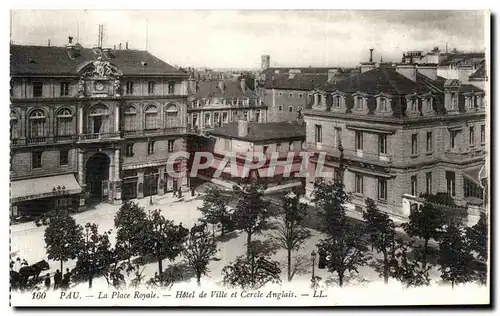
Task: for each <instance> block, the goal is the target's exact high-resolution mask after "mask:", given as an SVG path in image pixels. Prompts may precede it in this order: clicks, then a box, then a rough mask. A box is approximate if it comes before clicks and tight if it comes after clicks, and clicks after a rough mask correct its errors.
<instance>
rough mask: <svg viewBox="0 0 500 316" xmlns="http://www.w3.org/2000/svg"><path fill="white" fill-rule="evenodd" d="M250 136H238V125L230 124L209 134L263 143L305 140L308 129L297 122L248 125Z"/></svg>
mask: <svg viewBox="0 0 500 316" xmlns="http://www.w3.org/2000/svg"><path fill="white" fill-rule="evenodd" d="M248 129H249V130H248V135H247V136H246V137H239V136H238V123H229V124H226V125H224V126H222V127H218V128H215V129H213V130H211V131H210V132H208V134H210V135H214V136H223V137H228V138H237V139H244V140H247V141H253V142H257V141H258V142H262V141H266V140H275V139H292V138H305V137H306V127H305V125H301V124H299V123H297V122H272V123H252V122H249V123H248Z"/></svg>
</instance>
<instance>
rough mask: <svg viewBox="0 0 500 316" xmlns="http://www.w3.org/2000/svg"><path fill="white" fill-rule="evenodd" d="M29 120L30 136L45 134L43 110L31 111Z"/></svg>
mask: <svg viewBox="0 0 500 316" xmlns="http://www.w3.org/2000/svg"><path fill="white" fill-rule="evenodd" d="M28 121H29V122H28V126H29V127H28V128H29V137H43V136H45V134H46V131H45V113H44V112H43V111H42V110H34V111H33V112H31V114H30V115H29V118H28Z"/></svg>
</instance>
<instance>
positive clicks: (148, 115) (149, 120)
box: [144, 105, 158, 129]
mask: <svg viewBox="0 0 500 316" xmlns="http://www.w3.org/2000/svg"><path fill="white" fill-rule="evenodd" d="M144 122H145V124H144V126H145V129H157V128H158V108H157V107H156V105H149V106H148V107H147V108H146V111H145V113H144Z"/></svg>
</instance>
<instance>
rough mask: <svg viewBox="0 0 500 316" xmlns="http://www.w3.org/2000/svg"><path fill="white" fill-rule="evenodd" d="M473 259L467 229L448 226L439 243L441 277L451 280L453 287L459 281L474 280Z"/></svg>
mask: <svg viewBox="0 0 500 316" xmlns="http://www.w3.org/2000/svg"><path fill="white" fill-rule="evenodd" d="M473 260H474V256H473V255H472V251H471V248H470V245H469V244H468V242H467V239H466V234H465V231H464V230H462V229H460V228H458V227H456V226H454V225H451V226H448V227H447V229H446V233H445V234H444V236H443V238H442V239H441V241H440V243H439V259H438V262H439V265H440V268H439V271H441V279H443V280H444V281H448V282H451V287H452V288H453V287H454V285H455V284H457V283H467V282H470V281H472V280H474V270H473V269H472V262H473Z"/></svg>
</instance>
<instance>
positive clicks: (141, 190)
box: [137, 170, 144, 199]
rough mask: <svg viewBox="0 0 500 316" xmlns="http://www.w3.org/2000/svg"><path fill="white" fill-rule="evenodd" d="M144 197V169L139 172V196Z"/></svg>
mask: <svg viewBox="0 0 500 316" xmlns="http://www.w3.org/2000/svg"><path fill="white" fill-rule="evenodd" d="M143 197H144V171H143V170H141V171H138V172H137V198H139V199H141V198H143Z"/></svg>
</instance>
